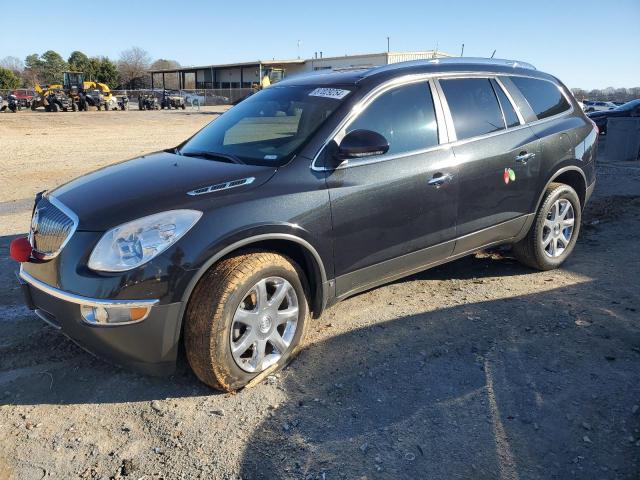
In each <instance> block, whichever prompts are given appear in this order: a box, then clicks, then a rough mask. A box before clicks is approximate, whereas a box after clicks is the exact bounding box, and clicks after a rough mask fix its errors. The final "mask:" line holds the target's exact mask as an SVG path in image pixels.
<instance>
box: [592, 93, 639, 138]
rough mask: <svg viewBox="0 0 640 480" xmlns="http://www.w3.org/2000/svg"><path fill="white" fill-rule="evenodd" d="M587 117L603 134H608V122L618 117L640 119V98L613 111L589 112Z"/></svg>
mask: <svg viewBox="0 0 640 480" xmlns="http://www.w3.org/2000/svg"><path fill="white" fill-rule="evenodd" d="M587 116H588V117H589V118H590V119H591V120H592V121H593V122H594V123H595V124H596V125H597V127H598V130H599V131H600V133H601V134H606V133H607V121H608V120H609V119H610V118H618V117H640V98H639V99H637V100H631V101H630V102H627V103H624V104H622V105H620V106H619V107H616V108H614V109H612V110H604V111H601V112H589V113H587Z"/></svg>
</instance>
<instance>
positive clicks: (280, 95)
mask: <svg viewBox="0 0 640 480" xmlns="http://www.w3.org/2000/svg"><path fill="white" fill-rule="evenodd" d="M349 93H350V91H349V90H344V89H338V88H315V87H306V86H304V87H303V86H288V87H277V86H272V87H269V88H267V89H265V90H262V91H261V92H258V93H256V94H255V95H253V96H251V97H249V98H247V99H246V100H244V101H242V102H241V103H239V104H238V105H236V106H235V107H233V108H232V109H231V110H229V111H228V112H226V113H225V114H224V115H222V116H221V117H220V118H218V119H217V120H215V121H213V122H211V123H210V124H209V125H207V126H206V127H205V128H203V129H202V130H201V131H200V132H198V133H197V134H196V135H194V136H193V137H192V138H191V139H190V140H188V141H187V142H186V143H185V144H184V145H183V146H182V148H181V149H180V153H181V154H183V155H192V156H197V155H198V154H200V153H206V154H209V155H211V154H221V155H227V156H230V157H235V158H237V159H239V160H241V161H242V162H244V163H248V164H252V165H283V164H284V163H286V162H287V161H289V159H290V158H291V156H292V155H293V154H295V153H296V151H297V150H298V149H299V148H300V147H301V146H302V145H303V144H304V143H305V142H306V141H307V140H308V139H309V138H310V137H311V135H312V134H313V133H314V132H315V131H316V130H317V129H318V128H319V127H320V125H322V123H323V122H324V121H325V120H326V119H327V118H328V117H329V115H331V114H332V113H333V112H334V111H335V110H336V108H337V107H338V106H339V105H340V104H341V103H342V102H343V101H344V98H345V97H346V96H347V95H348V94H349ZM203 156H206V155H203Z"/></svg>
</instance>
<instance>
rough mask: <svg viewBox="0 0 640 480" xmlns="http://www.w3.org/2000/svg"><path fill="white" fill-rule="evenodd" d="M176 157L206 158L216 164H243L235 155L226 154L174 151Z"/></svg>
mask: <svg viewBox="0 0 640 480" xmlns="http://www.w3.org/2000/svg"><path fill="white" fill-rule="evenodd" d="M176 153H177V154H178V155H182V156H184V157H197V158H206V159H208V160H216V161H218V162H227V163H238V164H240V165H244V162H243V161H242V160H240V159H239V158H238V157H236V156H235V155H229V154H228V153H216V152H181V151H180V150H176Z"/></svg>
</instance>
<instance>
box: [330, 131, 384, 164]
mask: <svg viewBox="0 0 640 480" xmlns="http://www.w3.org/2000/svg"><path fill="white" fill-rule="evenodd" d="M388 151H389V142H387V139H386V138H384V137H383V136H382V135H380V134H379V133H377V132H373V131H371V130H354V131H352V132H349V133H348V134H347V135H346V136H345V137H344V138H343V139H342V141H341V142H340V146H339V147H338V151H337V152H336V158H337V159H338V160H347V159H349V158H362V157H370V156H372V155H383V154H385V153H387V152H388Z"/></svg>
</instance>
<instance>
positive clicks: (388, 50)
mask: <svg viewBox="0 0 640 480" xmlns="http://www.w3.org/2000/svg"><path fill="white" fill-rule="evenodd" d="M389 38H390V37H387V53H389V52H390V49H389V45H390V44H389Z"/></svg>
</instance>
